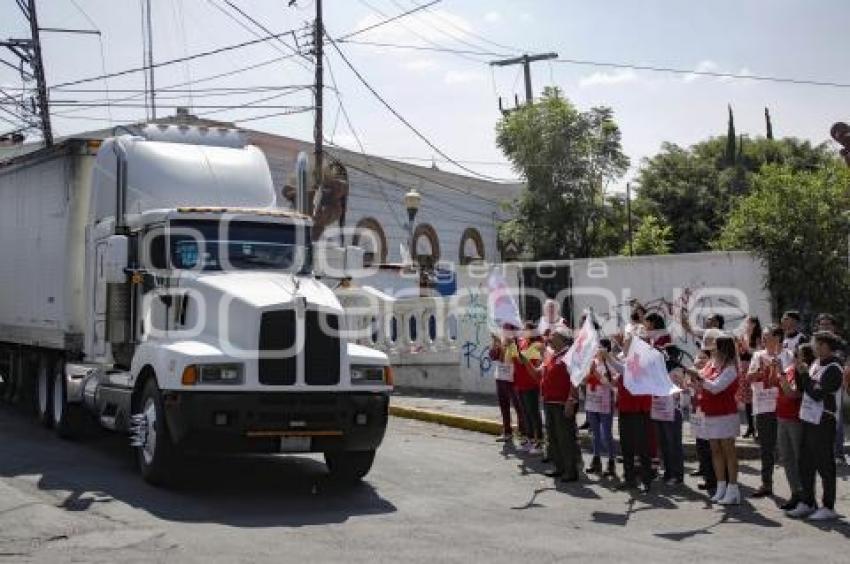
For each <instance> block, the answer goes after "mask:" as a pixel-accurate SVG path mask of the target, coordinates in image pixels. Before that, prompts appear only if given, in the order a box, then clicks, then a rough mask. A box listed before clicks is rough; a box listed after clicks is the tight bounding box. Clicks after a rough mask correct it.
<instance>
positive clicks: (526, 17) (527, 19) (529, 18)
mask: <svg viewBox="0 0 850 564" xmlns="http://www.w3.org/2000/svg"><path fill="white" fill-rule="evenodd" d="M519 19H520V20H522V21H524V22H525V23H528V22H533V21H534V16H532V15H531V14H529V13H528V12H523V13H521V14H520V15H519Z"/></svg>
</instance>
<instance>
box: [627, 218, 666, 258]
mask: <svg viewBox="0 0 850 564" xmlns="http://www.w3.org/2000/svg"><path fill="white" fill-rule="evenodd" d="M672 231H673V230H672V228H671V227H670V226H669V225H664V224H662V222H661V220H659V219H658V218H657V217H655V216H654V215H648V216H646V217H644V218H643V221H641V224H640V227H638V230H637V231H636V232H635V234H634V238H633V243H632V248H633V251H634V254H635V255H666V254H669V253H670V249H671V248H672V246H673V233H672ZM629 250H630V249H629V244H628V243H626V244H625V245H624V246H623V249H622V251H620V254H623V255H627V254H629Z"/></svg>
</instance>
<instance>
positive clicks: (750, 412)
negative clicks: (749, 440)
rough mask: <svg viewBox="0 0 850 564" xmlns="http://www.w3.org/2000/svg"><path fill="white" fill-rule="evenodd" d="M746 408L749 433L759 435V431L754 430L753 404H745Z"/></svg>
mask: <svg viewBox="0 0 850 564" xmlns="http://www.w3.org/2000/svg"><path fill="white" fill-rule="evenodd" d="M744 408H745V409H746V413H747V433H756V434H758V431H757V430H756V429H754V428H753V404H752V403H747V404H744Z"/></svg>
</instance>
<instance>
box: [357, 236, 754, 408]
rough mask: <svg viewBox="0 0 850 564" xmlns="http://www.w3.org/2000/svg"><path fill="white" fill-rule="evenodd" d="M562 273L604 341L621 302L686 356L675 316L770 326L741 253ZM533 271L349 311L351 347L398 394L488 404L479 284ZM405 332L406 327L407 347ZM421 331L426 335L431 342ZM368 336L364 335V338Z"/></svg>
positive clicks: (471, 273)
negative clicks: (384, 364)
mask: <svg viewBox="0 0 850 564" xmlns="http://www.w3.org/2000/svg"><path fill="white" fill-rule="evenodd" d="M569 264H570V266H571V268H572V289H571V290H570V289H565V291H566V292H568V293H571V295H572V297H573V299H574V313H575V317H576V319H578V317H580V315H581V312H582V311H583V310H585V309H587V308H593V311H594V312H595V313H596V315H597V317H598V319H599V320H600V321H601V322H602V324H603V326H604V327H603V329H604V331H605V332H607V333H609V334H610V333H614V332H616V331H618V330H620V329H621V328H622V327H623V325H624V323H625V320H627V319H628V314H629V306H628V303H629V300H630V299H631V298H635V299H638V300H639V301H641V302H642V303H644V304H646V305H647V306H648V308H649V309H650V310H655V311H659V312H660V313H662V314H663V315H664V316H665V318H667V319H668V320H670V322H671V323H670V329H671V332H672V333H673V336H674V338H675V339H676V341H677V342H678V344H680V345H681V346H683V347H684V348H686V349H690V350H691V351H692V350H693V339H692V338H691V337H689V336H688V335H687V334H685V333H684V332H683V331H682V329H681V326H680V325H679V324H678V322H677V321H676V319H677V318H678V317H680V316H681V312H682V308H685V309H687V311H688V312H690V315H691V318H692V323H693V324H694V325H696V326H698V325H700V324H701V322H702V320H703V319H704V318H705V317H707V316H708V315H709V314H711V313H722V314H723V315H724V316H725V317H726V318H727V320H729V324H728V328H730V329H733V330H734V329H735V328H737V326H738V324H739V323H740V321H741V320H743V318H744V316H746V315H748V314H751V313H752V314H755V315H758V316H759V317H760V318H761V319H762V321H763V322H766V321H769V320H770V319H771V315H770V301H769V295H768V293H767V292H766V290H764V287H763V280H764V277H765V270H764V268H763V267H762V265H761V264H760V263H759V262H758V261H757V260H756V259H755V258H754V257H753V256H752V255H750V254H748V253H701V254H693V255H670V256H662V257H635V258H624V257H615V258H610V259H598V260H579V261H570V262H569ZM537 265H538V263H525V264H520V263H510V264H501V265H485V266H481V265H478V266H469V267H461V268H459V269H458V292H457V295H455V296H452V297H448V298H412V299H411V298H402V299H398V300H393V301H391V302H387V301H384V302H383V305H382V306H381V308H380V310H378V311H371V312H369V311H360V312H354V310H353V309H352V310H349V311H350V312H351V316H350V320H349V322H350V324H351V325H352V326H353V327H361V328H364V329H365V330H364V333H363V335H361V336H360V338H359V339H358V340H359V341H360V342H361V343H363V344H366V345H370V346H375V347H377V348H380V349H382V350H384V351H386V352H387V353H388V354H389V355H390V358H391V362H392V364H393V366H394V369H395V374H396V383H397V384H398V385H399V386H404V387H408V388H418V389H424V390H429V389H431V390H440V391H458V392H467V393H478V394H495V384H494V382H493V368H492V366H491V363H490V360H489V357H488V356H487V353H488V351H489V347H490V332H491V328H490V325H489V321H488V319H489V317H488V303H487V301H488V292H487V279H488V276H489V273H490V272H491V271H492V270H493V269H499V270H500V271H501V272H502V273H503V275H504V276H505V279H506V280H507V281H508V283H509V284H511V283H513V282H514V281H516V280H518V273H519V271H520V270H521V269H522V268H531V267H535V266H537ZM543 266H544V267H545V266H546V265H543ZM544 270H545V268H544ZM356 293H357V291H356V290H355V294H356ZM390 299H391V300H392V298H390ZM541 299H543V297H542V296H541ZM345 301H346V300H345V299H344V302H345ZM355 302H356V299H355V298H353V297H351V298H348V303H352V304H353V303H355ZM372 317H374V318H375V319H374V320H372V319H371V318H372ZM432 317H433V320H432ZM392 319H395V320H396V321H395V323H396V327H397V330H396V331H395V334H396V339H395V340H393V339H392V338H391V337H392V334H393V332H392V331H391V323H392V321H391V320H392ZM411 320H413V321H411ZM411 323H413V324H415V325H416V335H415V338H414V337H413V336H412V335H411V332H410V324H411ZM370 324H371V325H370ZM429 324H432V325H433V328H434V331H433V334H432V333H431V332H430V331H429V330H428V327H429ZM370 326H371V327H373V329H374V330H373V331H370V330H368V329H366V328H367V327H370ZM373 333H374V334H373Z"/></svg>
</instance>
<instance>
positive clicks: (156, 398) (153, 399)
mask: <svg viewBox="0 0 850 564" xmlns="http://www.w3.org/2000/svg"><path fill="white" fill-rule="evenodd" d="M139 409H140V412H139V413H137V414H136V415H134V416H133V419H134V421H133V426H134V429H133V435H134V436H133V440H134V442H135V444H136V458H137V460H138V463H139V471H140V472H141V474H142V478H144V479H145V481H146V482H148V483H150V484H154V485H157V486H162V485H168V484H170V483H171V482H172V481H173V480H174V478H175V476H174V471H175V469H176V464H175V460H176V458H177V455H176V452H175V449H174V444H173V443H172V442H171V436H170V434H169V432H168V425H167V424H166V421H165V409H164V408H163V403H162V394H161V393H160V391H159V387H158V386H157V385H156V380H155V379H154V378H149V379H148V381H147V383H146V384H145V387H144V391H143V392H142V398H141V401H140V402H139Z"/></svg>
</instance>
